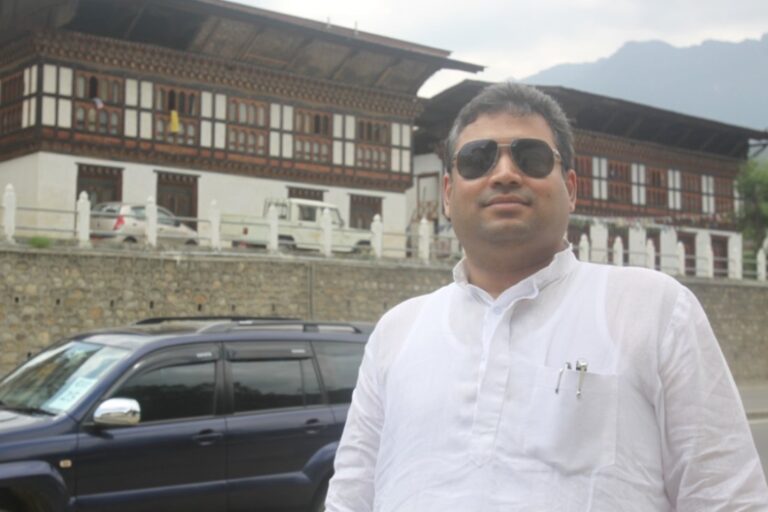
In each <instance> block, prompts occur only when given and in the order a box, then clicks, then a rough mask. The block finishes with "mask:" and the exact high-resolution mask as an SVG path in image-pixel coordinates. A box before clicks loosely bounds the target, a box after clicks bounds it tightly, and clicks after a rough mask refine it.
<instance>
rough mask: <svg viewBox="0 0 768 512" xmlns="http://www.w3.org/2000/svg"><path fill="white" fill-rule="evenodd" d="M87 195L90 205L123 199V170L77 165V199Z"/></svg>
mask: <svg viewBox="0 0 768 512" xmlns="http://www.w3.org/2000/svg"><path fill="white" fill-rule="evenodd" d="M83 191H85V192H86V193H87V194H88V199H90V201H91V204H94V205H95V204H98V203H105V202H109V201H120V200H122V197H123V169H121V168H119V167H105V166H102V165H85V164H78V165H77V197H80V192H83Z"/></svg>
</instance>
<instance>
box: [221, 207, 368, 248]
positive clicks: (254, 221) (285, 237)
mask: <svg viewBox="0 0 768 512" xmlns="http://www.w3.org/2000/svg"><path fill="white" fill-rule="evenodd" d="M270 206H274V207H275V209H276V210H277V230H278V243H279V244H280V246H281V247H285V248H289V249H302V250H314V251H319V250H321V249H322V246H323V229H322V223H321V221H322V215H323V210H325V209H328V211H329V212H330V215H331V225H332V230H331V232H332V238H331V243H332V249H333V251H334V252H368V251H369V250H370V247H371V232H370V231H367V230H364V229H348V228H345V227H344V221H343V220H342V218H341V213H339V208H338V207H337V206H336V205H335V204H332V203H326V202H323V201H313V200H311V199H296V198H287V199H285V198H278V199H267V200H266V201H264V214H263V216H262V217H256V216H251V215H237V214H224V215H222V216H221V221H222V222H221V236H222V239H223V240H231V241H232V245H233V246H235V247H266V246H267V243H268V240H269V219H268V217H267V213H268V211H269V207H270Z"/></svg>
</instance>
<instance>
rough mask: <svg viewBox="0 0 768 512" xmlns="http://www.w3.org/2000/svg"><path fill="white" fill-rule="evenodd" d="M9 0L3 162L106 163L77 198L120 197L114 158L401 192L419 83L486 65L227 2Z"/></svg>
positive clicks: (0, 125)
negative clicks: (89, 193) (94, 194)
mask: <svg viewBox="0 0 768 512" xmlns="http://www.w3.org/2000/svg"><path fill="white" fill-rule="evenodd" d="M9 1H10V4H9V5H11V7H9V8H8V10H7V13H8V14H11V13H12V14H13V15H14V16H15V17H16V19H15V21H14V20H10V19H8V18H6V19H3V20H2V23H0V26H2V27H3V33H2V34H0V43H2V45H0V166H1V165H2V164H3V162H11V161H13V160H14V159H19V158H20V157H24V156H26V155H33V154H39V153H46V154H57V155H68V156H75V157H82V158H88V159H91V162H92V161H93V160H96V161H98V162H101V164H103V165H101V167H102V168H103V169H101V170H100V171H98V170H97V171H94V164H93V163H90V164H88V165H86V166H85V167H82V166H81V168H82V169H85V170H82V171H78V173H81V172H82V176H80V175H78V179H77V182H78V185H77V186H78V193H79V190H80V186H81V185H80V184H81V183H82V184H88V187H90V190H93V191H95V190H99V191H100V194H101V195H105V196H109V197H112V196H114V194H115V193H117V194H118V195H119V194H122V191H123V189H124V188H123V187H122V185H119V184H118V181H120V183H122V182H124V181H126V176H124V175H123V174H124V172H122V171H120V169H122V168H125V167H128V166H130V164H142V165H148V166H157V167H162V168H171V169H179V170H180V171H182V172H186V173H189V172H192V173H198V175H205V176H210V175H220V176H225V175H228V176H239V177H246V178H254V179H257V180H271V181H273V182H274V181H280V182H285V183H286V185H288V184H292V185H314V186H315V187H318V186H321V187H322V186H325V187H331V188H333V187H336V188H338V189H339V190H341V189H344V190H347V189H354V190H360V191H361V192H362V193H363V194H365V193H369V194H371V193H372V194H377V193H378V194H381V195H385V194H390V197H391V194H402V193H403V192H404V191H405V190H406V189H408V188H409V187H410V186H411V184H412V181H413V179H412V169H411V162H412V136H411V134H412V127H413V123H414V120H415V118H416V117H417V116H418V115H419V113H420V112H421V110H422V101H421V100H419V99H418V98H417V96H416V91H417V90H418V88H419V87H420V86H421V84H423V82H424V81H425V80H426V79H427V78H428V77H429V76H431V75H432V74H433V73H434V72H435V71H437V70H439V69H443V68H451V69H463V70H466V71H478V70H480V69H482V68H481V67H479V66H476V65H473V64H467V63H462V62H458V61H453V60H451V59H449V58H448V55H449V52H446V51H443V50H438V49H434V48H429V47H424V46H420V45H416V44H412V43H407V42H403V41H398V40H394V39H389V38H386V37H383V36H377V35H374V34H366V33H358V32H357V31H352V30H349V29H344V28H342V27H334V26H331V25H329V24H325V23H318V22H313V21H310V20H304V19H301V18H295V17H291V16H285V15H281V14H278V13H273V12H269V11H264V10H261V9H256V8H250V7H246V6H241V5H238V4H234V3H230V2H224V1H221V0H184V1H183V2H179V1H176V0H148V1H146V2H102V1H99V0H65V1H63V2H50V1H49V0H24V1H23V2H22V1H20V0H9ZM4 12H5V11H4ZM41 13H46V15H41ZM112 163H115V164H114V165H113V164H112ZM78 165H79V164H78ZM96 167H99V166H98V165H96ZM111 167H115V168H117V169H118V171H120V172H118V171H114V170H110V169H111ZM116 172H117V174H115V173H116ZM125 172H128V171H125ZM163 172H166V173H167V169H166V170H165V171H163ZM156 174H157V176H158V177H161V176H164V174H162V173H161V170H158V171H156ZM96 175H98V176H100V178H99V179H98V180H95V178H94V176H96ZM118 175H119V176H120V178H119V180H118V178H109V177H112V176H118ZM0 178H2V176H0ZM107 178H109V179H113V182H109V181H108V179H107ZM46 179H50V177H48V178H46ZM0 181H2V180H0ZM222 182H223V181H222ZM83 186H85V185H83ZM167 186H168V184H167V180H165V181H163V179H159V178H158V179H157V181H156V183H155V184H153V185H152V187H153V189H154V190H155V195H156V196H157V197H158V200H161V196H163V197H166V196H167V197H173V198H174V200H173V201H172V202H174V203H175V202H179V201H180V202H179V204H186V202H185V201H193V202H194V201H197V191H195V192H194V193H192V194H190V195H189V197H187V198H186V199H185V200H184V201H182V198H181V196H179V195H178V194H177V195H172V194H171V195H169V194H168V193H167V192H163V191H162V190H160V188H163V187H166V188H167ZM195 186H197V185H196V184H195ZM83 190H85V188H83ZM232 193H237V190H232ZM70 199H71V201H74V195H73V197H72V198H70ZM118 199H122V198H119V197H118ZM221 199H224V198H221ZM380 200H381V199H379V201H380ZM374 202H375V201H374ZM368 203H370V201H369V202H366V201H361V200H359V199H356V200H355V204H359V205H367V206H365V208H366V209H367V210H370V209H371V208H370V205H369V204H368ZM161 204H162V203H161ZM166 206H169V205H166ZM361 208H362V207H361ZM182 209H183V210H184V212H185V213H188V214H195V213H197V211H198V209H199V208H198V205H197V204H194V205H188V206H185V207H184V208H182ZM374 209H375V208H374ZM367 210H366V211H367ZM354 214H355V212H351V213H350V218H351V217H353V216H354ZM365 222H370V220H369V219H368V220H366V221H365ZM365 222H363V224H364V223H365Z"/></svg>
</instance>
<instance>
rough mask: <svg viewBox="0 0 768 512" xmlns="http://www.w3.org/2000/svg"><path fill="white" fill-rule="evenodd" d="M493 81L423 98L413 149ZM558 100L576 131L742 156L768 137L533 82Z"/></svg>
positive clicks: (443, 132) (421, 147)
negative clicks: (754, 144) (422, 108)
mask: <svg viewBox="0 0 768 512" xmlns="http://www.w3.org/2000/svg"><path fill="white" fill-rule="evenodd" d="M491 83H492V82H483V81H479V80H465V81H463V82H461V83H459V84H457V85H455V86H453V87H451V88H449V89H446V90H444V91H442V92H441V93H439V94H437V95H435V96H434V97H432V98H431V99H429V100H428V101H426V102H425V109H424V112H423V113H422V115H421V116H420V117H419V118H418V119H417V120H416V124H417V126H418V127H419V131H418V132H417V141H416V143H417V148H416V150H417V152H420V153H423V152H430V151H431V149H430V146H431V145H433V144H434V143H436V142H437V141H440V140H442V139H444V138H445V137H446V136H447V135H448V131H449V130H450V126H451V124H452V123H453V120H454V119H455V117H456V115H457V114H458V112H459V110H460V109H461V107H463V106H464V105H465V104H466V103H467V102H469V100H471V99H472V98H474V97H475V96H476V95H477V94H478V93H479V92H480V91H481V90H482V89H483V88H484V87H486V86H488V85H491ZM537 88H538V89H540V90H542V91H544V92H546V93H547V94H549V95H550V96H552V97H553V98H555V100H557V101H558V103H560V105H561V107H562V108H563V110H564V111H565V113H566V115H567V116H568V118H569V119H570V121H571V123H572V126H573V127H574V128H575V129H577V130H585V131H591V132H598V133H605V134H608V135H613V136H617V137H622V138H626V139H634V140H640V141H644V142H651V143H655V144H661V145H664V146H668V147H673V148H678V149H684V150H689V151H697V152H702V153H710V154H715V155H719V156H725V157H730V158H742V159H744V158H747V157H748V150H749V143H750V140H757V141H765V140H768V132H766V131H759V130H753V129H751V128H744V127H741V126H735V125H730V124H727V123H721V122H718V121H713V120H710V119H704V118H701V117H695V116H691V115H688V114H681V113H678V112H673V111H670V110H664V109H661V108H657V107H652V106H650V105H643V104H640V103H634V102H631V101H627V100H622V99H618V98H611V97H608V96H601V95H599V94H593V93H589V92H584V91H579V90H576V89H570V88H567V87H556V86H537Z"/></svg>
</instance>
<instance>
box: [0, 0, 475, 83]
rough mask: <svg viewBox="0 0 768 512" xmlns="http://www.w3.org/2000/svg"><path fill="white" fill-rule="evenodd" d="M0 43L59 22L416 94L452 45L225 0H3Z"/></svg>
mask: <svg viewBox="0 0 768 512" xmlns="http://www.w3.org/2000/svg"><path fill="white" fill-rule="evenodd" d="M0 9H1V10H0V43H3V42H7V41H9V40H12V39H15V38H18V37H20V36H21V35H23V34H24V33H26V32H29V31H34V30H39V29H64V30H72V31H76V32H83V33H87V34H92V35H97V36H103V37H108V38H113V39H120V40H124V41H128V42H136V43H144V44H151V45H157V46H162V47H165V48H171V49H174V50H179V51H184V52H192V53H196V54H202V55H205V56H209V57H211V58H216V59H222V58H223V59H226V60H231V61H236V62H238V63H245V64H250V65H254V66H261V67H265V68H269V69H273V70H279V71H285V72H289V73H294V74H298V75H303V76H307V77H312V78H318V79H323V80H332V81H336V82H342V83H345V84H351V85H357V86H361V87H371V88H376V89H383V90H386V91H391V92H399V93H407V94H416V92H417V91H418V89H419V88H420V87H421V85H422V84H423V83H424V81H426V80H427V78H429V77H430V76H431V75H432V74H433V73H435V72H436V71H438V70H440V69H456V70H463V71H469V72H478V71H481V70H482V69H483V67H482V66H478V65H475V64H470V63H467V62H461V61H457V60H453V59H450V58H449V55H450V52H448V51H445V50H440V49H437V48H431V47H428V46H424V45H418V44H414V43H409V42H406V41H401V40H398V39H393V38H389V37H384V36H380V35H376V34H371V33H367V32H363V31H358V30H355V29H349V28H344V27H339V26H335V25H331V24H330V23H322V22H317V21H313V20H308V19H304V18H299V17H296V16H289V15H285V14H280V13H276V12H272V11H267V10H264V9H258V8H255V7H250V6H245V5H241V4H237V3H234V2H227V1H224V0H108V1H107V0H3V2H0Z"/></svg>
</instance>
